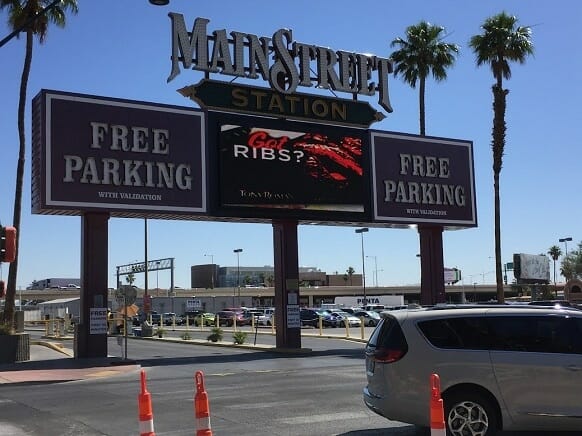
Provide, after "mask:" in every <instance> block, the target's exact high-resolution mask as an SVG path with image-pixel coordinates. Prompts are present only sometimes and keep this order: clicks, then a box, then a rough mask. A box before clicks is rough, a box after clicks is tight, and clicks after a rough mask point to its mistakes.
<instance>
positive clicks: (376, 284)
mask: <svg viewBox="0 0 582 436" xmlns="http://www.w3.org/2000/svg"><path fill="white" fill-rule="evenodd" d="M366 257H367V258H373V259H374V286H375V287H376V288H377V287H378V256H366Z"/></svg>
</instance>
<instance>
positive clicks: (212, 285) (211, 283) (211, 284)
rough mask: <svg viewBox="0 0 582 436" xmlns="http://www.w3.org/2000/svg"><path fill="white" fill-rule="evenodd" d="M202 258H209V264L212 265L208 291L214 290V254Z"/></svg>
mask: <svg viewBox="0 0 582 436" xmlns="http://www.w3.org/2000/svg"><path fill="white" fill-rule="evenodd" d="M204 257H210V264H211V265H212V275H211V276H210V289H214V254H205V255H204Z"/></svg>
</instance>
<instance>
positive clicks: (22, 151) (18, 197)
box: [4, 30, 34, 325]
mask: <svg viewBox="0 0 582 436" xmlns="http://www.w3.org/2000/svg"><path fill="white" fill-rule="evenodd" d="M33 42H34V41H33V34H32V31H30V30H28V31H27V32H26V54H25V56H24V67H23V68H22V76H21V78H20V96H19V99H18V139H19V144H20V145H19V149H18V164H17V167H16V189H15V192H14V216H13V219H12V223H13V224H12V225H13V226H14V227H16V230H17V232H16V258H15V259H14V262H12V263H11V264H10V269H9V270H8V286H7V287H6V302H5V306H4V323H5V324H9V325H12V324H14V301H15V298H16V278H17V275H18V274H17V273H18V258H19V257H20V252H19V245H20V235H21V234H22V228H21V226H20V215H21V212H22V185H23V181H24V162H25V159H26V136H25V126H24V112H25V109H26V90H27V88H28V77H29V75H30V66H31V64H32V46H33Z"/></svg>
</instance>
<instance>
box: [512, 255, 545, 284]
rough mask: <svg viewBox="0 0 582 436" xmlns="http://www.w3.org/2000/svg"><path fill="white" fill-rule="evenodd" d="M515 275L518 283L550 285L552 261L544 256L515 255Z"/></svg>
mask: <svg viewBox="0 0 582 436" xmlns="http://www.w3.org/2000/svg"><path fill="white" fill-rule="evenodd" d="M513 274H514V275H515V278H516V279H517V282H518V283H548V282H549V281H550V259H549V258H548V257H547V256H546V255H543V254H540V255H535V254H523V253H517V254H514V255H513Z"/></svg>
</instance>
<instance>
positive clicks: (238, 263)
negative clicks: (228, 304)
mask: <svg viewBox="0 0 582 436" xmlns="http://www.w3.org/2000/svg"><path fill="white" fill-rule="evenodd" d="M232 251H233V252H234V253H236V276H237V278H236V282H237V288H238V304H239V305H240V254H241V253H242V251H243V250H242V248H236V249H234V250H232ZM233 301H234V298H233Z"/></svg>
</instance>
